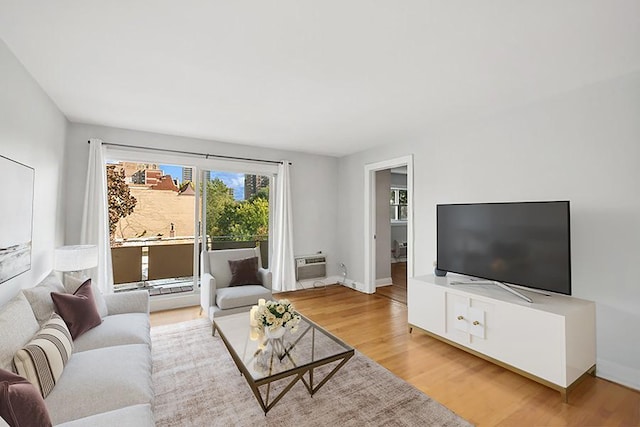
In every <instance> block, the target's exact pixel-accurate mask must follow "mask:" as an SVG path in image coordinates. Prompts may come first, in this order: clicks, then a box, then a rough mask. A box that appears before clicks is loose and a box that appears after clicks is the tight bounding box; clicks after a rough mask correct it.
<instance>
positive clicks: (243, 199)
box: [200, 170, 272, 268]
mask: <svg viewBox="0 0 640 427" xmlns="http://www.w3.org/2000/svg"><path fill="white" fill-rule="evenodd" d="M271 181H272V178H271V177H269V176H265V175H258V174H252V173H240V172H224V171H219V170H203V171H202V173H201V183H202V184H201V194H202V204H201V213H200V222H201V227H200V229H201V233H202V240H203V242H205V244H206V248H207V249H208V250H218V249H234V248H247V247H256V246H257V247H260V252H261V258H262V266H263V267H265V268H267V267H268V265H269V230H270V226H269V224H270V214H269V212H270V209H269V206H270V204H269V198H270V193H271V191H270V189H271Z"/></svg>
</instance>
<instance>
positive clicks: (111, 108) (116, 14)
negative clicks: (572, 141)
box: [0, 0, 640, 156]
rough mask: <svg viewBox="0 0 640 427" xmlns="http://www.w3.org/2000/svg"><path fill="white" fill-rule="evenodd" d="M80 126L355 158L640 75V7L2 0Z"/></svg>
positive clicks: (10, 28)
mask: <svg viewBox="0 0 640 427" xmlns="http://www.w3.org/2000/svg"><path fill="white" fill-rule="evenodd" d="M0 38H2V39H3V40H4V42H5V43H6V44H7V45H8V46H9V48H10V49H11V50H12V51H13V53H14V54H15V55H16V56H17V57H18V58H19V60H20V61H21V62H22V63H23V64H24V66H25V67H26V69H27V70H28V71H29V72H30V73H31V74H32V75H33V77H34V78H35V79H36V80H37V81H38V83H39V84H40V85H41V86H42V87H43V88H44V90H45V91H46V92H47V93H48V94H49V96H50V97H51V98H52V99H53V100H54V102H55V103H56V104H57V105H58V107H59V108H60V110H62V112H63V113H64V114H65V115H66V116H67V118H68V119H69V120H71V121H73V122H82V123H92V124H101V125H107V126H115V127H121V128H128V129H136V130H144V131H152V132H160V133H166V134H171V135H181V136H191V137H198V138H205V139H210V140H218V141H225V142H231V143H242V144H250V145H255V146H264V147H271V148H278V149H287V150H295V151H303V152H310V153H319V154H327V155H333V156H342V155H347V154H350V153H353V152H357V151H360V150H363V149H367V148H369V147H373V146H377V145H381V144H388V143H393V142H395V141H406V140H414V141H420V140H421V136H423V135H425V134H426V133H427V132H428V131H429V129H431V128H433V127H434V126H438V125H440V124H443V123H450V122H454V121H456V120H460V119H461V118H467V117H474V116H477V115H480V114H483V115H484V114H491V113H494V112H498V111H501V110H504V109H507V108H511V107H514V106H517V105H523V104H526V103H530V102H533V101H535V100H537V99H541V98H544V97H548V96H552V95H554V94H558V93H562V92H566V91H569V90H572V89H575V88H578V87H581V86H584V85H588V84H591V83H594V82H597V81H601V80H606V79H611V78H614V77H617V76H620V75H623V74H626V73H630V72H633V71H636V70H638V69H640V1H638V0H629V1H620V0H564V1H557V0H535V1H534V0H529V1H509V0H502V1H495V0H485V1H472V0H468V1H456V0H438V1H436V0H431V1H429V0H415V1H413V0H411V1H409V0H397V1H393V0H386V1H385V0H349V1H344V0H342V1H337V0H316V1H310V0H279V1H269V0H244V1H243V0H237V1H235V0H234V1H222V0H183V1H175V0H127V1H124V0H109V1H105V0H100V1H97V0H57V1H51V0H32V1H25V0H11V1H8V0H0Z"/></svg>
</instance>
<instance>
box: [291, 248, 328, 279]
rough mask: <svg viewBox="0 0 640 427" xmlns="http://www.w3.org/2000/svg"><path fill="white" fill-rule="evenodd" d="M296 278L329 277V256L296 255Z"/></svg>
mask: <svg viewBox="0 0 640 427" xmlns="http://www.w3.org/2000/svg"><path fill="white" fill-rule="evenodd" d="M295 260H296V280H307V279H317V278H321V277H327V257H326V256H324V255H319V254H317V255H306V256H296V257H295Z"/></svg>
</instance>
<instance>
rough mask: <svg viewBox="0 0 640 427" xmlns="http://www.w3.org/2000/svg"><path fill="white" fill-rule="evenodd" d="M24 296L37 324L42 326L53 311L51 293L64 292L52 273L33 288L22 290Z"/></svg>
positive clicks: (60, 283) (58, 280)
mask: <svg viewBox="0 0 640 427" xmlns="http://www.w3.org/2000/svg"><path fill="white" fill-rule="evenodd" d="M22 292H23V293H24V296H25V297H27V300H28V301H29V304H31V308H32V309H33V314H35V316H36V319H37V320H38V323H40V324H41V325H42V324H44V322H46V321H47V320H49V319H50V318H51V315H52V314H53V312H54V311H55V306H54V305H53V300H52V299H51V292H65V289H64V286H63V285H62V282H61V281H60V279H58V276H56V275H55V274H54V273H51V274H49V275H48V276H47V277H45V278H44V279H43V280H42V282H40V283H38V285H37V286H34V287H33V288H27V289H23V290H22Z"/></svg>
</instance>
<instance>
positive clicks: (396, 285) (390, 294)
mask: <svg viewBox="0 0 640 427" xmlns="http://www.w3.org/2000/svg"><path fill="white" fill-rule="evenodd" d="M391 281H392V284H391V285H389V286H380V287H379V288H377V289H376V293H377V294H379V295H382V296H383V297H387V298H391V299H392V300H396V301H398V302H401V303H403V304H406V303H407V262H406V261H405V262H394V263H392V264H391Z"/></svg>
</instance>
